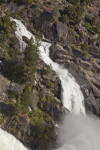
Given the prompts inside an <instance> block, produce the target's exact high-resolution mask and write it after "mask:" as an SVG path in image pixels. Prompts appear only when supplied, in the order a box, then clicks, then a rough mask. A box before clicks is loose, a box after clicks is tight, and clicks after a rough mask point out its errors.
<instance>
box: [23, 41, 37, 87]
mask: <svg viewBox="0 0 100 150" xmlns="http://www.w3.org/2000/svg"><path fill="white" fill-rule="evenodd" d="M38 60H39V56H38V47H37V46H36V44H33V40H30V42H29V44H28V46H27V48H26V50H25V53H24V63H23V72H24V74H23V77H24V81H26V82H28V84H30V85H33V83H34V74H35V72H36V65H37V62H38Z"/></svg>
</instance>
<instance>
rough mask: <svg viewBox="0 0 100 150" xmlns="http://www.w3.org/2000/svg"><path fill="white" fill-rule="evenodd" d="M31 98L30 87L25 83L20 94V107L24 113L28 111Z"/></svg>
mask: <svg viewBox="0 0 100 150" xmlns="http://www.w3.org/2000/svg"><path fill="white" fill-rule="evenodd" d="M31 100H32V95H31V89H30V87H29V86H28V85H26V86H25V88H24V90H23V94H22V107H23V110H24V111H25V112H26V113H27V112H28V111H29V105H30V103H31Z"/></svg>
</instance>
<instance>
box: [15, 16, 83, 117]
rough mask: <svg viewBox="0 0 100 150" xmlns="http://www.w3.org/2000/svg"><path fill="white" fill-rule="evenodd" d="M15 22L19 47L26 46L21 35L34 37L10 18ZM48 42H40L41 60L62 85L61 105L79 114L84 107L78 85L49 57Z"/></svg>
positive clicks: (66, 71)
mask: <svg viewBox="0 0 100 150" xmlns="http://www.w3.org/2000/svg"><path fill="white" fill-rule="evenodd" d="M12 20H13V21H15V22H16V32H15V34H16V36H17V38H18V39H19V42H20V47H21V49H23V48H25V47H26V44H25V42H24V41H23V39H22V37H23V36H26V37H27V38H28V39H31V38H33V39H35V37H34V36H33V35H32V34H31V33H30V32H29V31H28V30H27V29H26V27H25V26H24V25H23V24H22V23H21V21H20V20H17V19H12ZM50 46H51V44H50V43H47V42H41V46H40V47H39V52H40V57H41V58H42V60H43V61H44V62H45V63H46V64H47V65H49V66H52V69H53V70H54V71H55V72H56V73H57V74H58V76H59V78H60V80H61V85H62V100H63V105H64V107H66V108H67V109H68V110H69V111H70V112H71V113H74V114H79V113H83V114H84V113H85V108H84V98H83V94H82V92H81V90H80V86H79V85H78V84H77V83H76V81H75V79H74V77H73V76H72V75H71V74H70V73H69V72H68V70H67V69H64V68H63V67H62V66H60V65H59V64H57V63H55V62H53V61H52V60H51V59H50V57H49V47H50Z"/></svg>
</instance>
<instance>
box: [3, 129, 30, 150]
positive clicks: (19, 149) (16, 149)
mask: <svg viewBox="0 0 100 150" xmlns="http://www.w3.org/2000/svg"><path fill="white" fill-rule="evenodd" d="M0 150H28V149H27V148H25V147H24V146H23V144H22V143H21V142H20V141H18V140H17V139H16V138H15V137H14V136H13V135H11V134H9V133H7V132H6V131H4V130H2V129H0Z"/></svg>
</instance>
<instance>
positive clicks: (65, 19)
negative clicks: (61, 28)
mask: <svg viewBox="0 0 100 150" xmlns="http://www.w3.org/2000/svg"><path fill="white" fill-rule="evenodd" d="M62 21H63V22H64V23H66V24H67V23H69V17H68V15H67V14H63V16H62Z"/></svg>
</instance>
